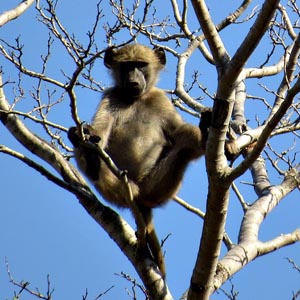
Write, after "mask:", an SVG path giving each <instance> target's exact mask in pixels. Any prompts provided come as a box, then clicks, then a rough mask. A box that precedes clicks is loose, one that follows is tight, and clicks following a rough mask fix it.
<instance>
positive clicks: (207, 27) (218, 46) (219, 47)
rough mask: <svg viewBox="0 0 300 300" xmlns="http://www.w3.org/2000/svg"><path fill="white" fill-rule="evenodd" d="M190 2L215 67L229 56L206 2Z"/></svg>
mask: <svg viewBox="0 0 300 300" xmlns="http://www.w3.org/2000/svg"><path fill="white" fill-rule="evenodd" d="M192 4H193V7H194V10H195V13H196V16H197V18H198V21H199V23H200V26H201V28H202V31H203V33H204V35H205V38H206V40H207V42H208V45H209V48H210V50H211V52H212V55H213V58H214V61H215V64H216V66H217V67H221V66H223V65H224V63H226V62H227V61H228V58H229V57H228V54H227V52H226V49H225V47H224V44H223V42H222V40H221V38H220V36H219V34H218V31H217V29H216V26H215V24H214V23H213V21H212V19H211V16H210V14H209V10H208V8H207V6H206V3H205V1H204V0H192Z"/></svg>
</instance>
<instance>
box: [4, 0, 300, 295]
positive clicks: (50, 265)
mask: <svg viewBox="0 0 300 300" xmlns="http://www.w3.org/2000/svg"><path fill="white" fill-rule="evenodd" d="M61 2H63V1H61ZM125 2H126V1H125ZM128 2H130V1H128ZM208 2H209V6H210V10H211V13H212V15H213V17H214V19H215V20H216V21H219V20H221V19H222V18H223V17H224V16H226V14H227V13H228V12H230V11H232V10H233V8H234V7H235V6H236V5H238V4H239V3H240V1H220V2H219V3H218V4H217V5H216V4H211V3H210V2H214V1H208ZM227 2H230V3H229V4H228V3H227ZM256 2H257V1H256ZM17 3H18V1H9V3H8V2H5V3H1V4H0V12H2V11H5V10H7V9H9V8H12V7H14V5H16V4H17ZM254 5H255V3H254V4H253V6H252V7H254ZM158 6H159V14H160V15H161V16H164V15H170V14H171V13H172V12H171V8H170V6H169V3H168V5H160V4H159V3H158V4H157V7H158ZM95 7H96V1H88V2H83V1H79V0H76V1H72V9H70V8H69V7H68V4H66V3H61V4H59V6H58V15H59V17H60V19H61V20H62V22H63V24H65V26H66V27H67V28H68V30H69V31H70V32H72V33H75V34H76V36H77V37H78V39H80V40H85V39H86V35H85V34H86V32H87V31H88V30H89V29H90V28H91V26H92V24H93V22H94V19H95V17H94V16H95ZM102 8H103V11H104V13H105V14H107V15H108V14H109V12H110V10H111V8H110V5H109V4H107V3H106V2H105V1H103V4H102ZM190 15H191V16H190V20H191V27H194V28H193V29H197V27H198V25H197V23H196V22H195V20H194V18H193V14H192V10H190ZM104 18H106V16H104ZM241 28H244V29H245V30H247V28H248V29H249V28H250V25H249V24H245V25H242V27H234V28H233V29H232V31H231V29H226V30H225V31H224V32H222V38H223V39H224V43H225V46H226V47H228V49H229V52H230V53H231V54H233V53H234V50H235V49H236V47H237V45H238V44H239V42H240V41H241V39H242V37H243V34H244V33H243V31H242V30H241ZM17 36H20V37H21V39H22V42H23V44H24V62H25V64H27V65H28V66H29V67H31V68H33V69H34V70H39V68H40V55H41V54H42V53H45V51H46V43H47V38H48V36H47V34H46V30H45V27H43V26H42V25H41V23H39V22H38V21H37V20H36V11H35V10H34V8H33V7H32V8H30V9H29V11H27V12H26V13H25V14H24V15H23V16H21V17H20V18H19V19H17V20H15V21H13V22H10V23H9V24H7V25H6V26H4V27H3V28H1V29H0V38H1V39H4V40H7V41H9V42H11V43H13V41H14V39H15V38H16V37H17ZM118 36H119V38H120V41H122V38H123V39H126V38H127V35H126V33H125V32H121V33H120V34H119V35H118ZM233 36H234V38H233ZM97 38H99V40H98V41H97V43H99V47H100V48H101V47H104V45H105V43H104V37H103V32H102V33H101V30H100V33H99V34H98V36H97ZM118 42H119V41H118ZM140 42H144V40H143V39H141V41H140ZM265 47H270V45H268V44H267V43H266V44H263V45H262V46H261V47H260V50H264V49H265ZM60 51H61V49H60V48H59V46H57V47H54V53H53V55H52V60H51V65H50V66H49V71H48V72H49V73H48V74H49V75H51V76H58V77H59V76H61V73H60V70H61V69H64V70H66V71H67V72H70V74H71V71H72V70H73V68H74V66H73V65H72V64H71V61H70V60H68V59H65V56H64V54H62V53H61V52H60ZM257 61H259V56H258V58H255V59H251V60H250V61H249V65H251V64H252V63H253V64H254V65H256V63H257ZM0 62H1V65H2V66H3V71H4V79H5V80H8V79H9V80H11V81H17V80H18V78H17V73H16V71H15V69H14V68H13V67H12V65H10V64H9V63H7V62H6V61H4V60H3V58H2V57H1V58H0ZM172 62H174V59H173V58H172V57H171V56H170V55H168V63H167V67H166V70H165V71H163V73H162V74H161V80H160V82H159V86H161V87H163V88H173V87H174V81H172V80H170V78H174V76H175V69H174V64H173V63H172ZM196 63H197V64H198V65H199V72H200V80H201V81H203V82H204V83H205V84H206V85H207V87H208V89H209V91H210V92H211V93H214V89H215V87H216V80H215V79H216V74H215V72H214V69H213V67H211V66H209V65H207V64H206V63H205V62H204V61H199V62H196ZM193 67H195V63H190V64H189V67H188V69H187V75H191V74H192V72H193ZM97 68H98V69H99V78H98V80H99V81H100V80H103V82H104V83H105V84H109V83H110V79H109V78H108V77H107V71H106V70H105V68H104V66H102V63H101V62H99V63H97ZM279 79H281V78H279ZM273 80H274V79H273ZM274 82H275V81H274ZM32 86H33V82H32V81H30V82H25V78H24V87H26V88H29V89H32ZM247 86H249V89H250V93H253V94H254V93H255V89H258V86H257V85H256V84H255V85H254V84H253V83H252V82H249V85H248V83H247ZM5 92H6V96H7V98H8V99H12V98H13V94H12V91H11V88H9V86H7V87H6V89H5ZM193 93H195V95H193V96H198V93H199V91H197V90H195V91H193ZM262 93H263V92H262ZM77 95H78V99H79V113H80V117H81V118H82V120H87V121H88V120H90V119H91V117H92V114H93V111H94V109H95V107H96V106H97V104H98V102H99V99H100V97H101V95H99V94H97V93H90V94H87V92H86V91H85V90H77ZM207 103H208V104H209V102H207ZM31 105H32V100H31V99H30V97H29V96H28V97H26V98H25V99H24V100H23V101H22V102H21V103H20V104H19V108H20V109H21V108H23V109H26V107H30V106H31ZM260 108H261V104H258V106H255V107H254V106H253V102H252V103H250V104H247V106H246V109H247V113H249V115H254V114H256V112H257V110H258V109H260ZM51 118H52V119H51V120H53V121H55V122H60V123H62V124H63V125H64V126H66V127H69V126H71V125H72V120H71V117H70V111H69V108H68V99H67V98H65V100H64V103H62V105H61V106H60V108H59V109H57V110H55V109H54V111H53V113H52V115H51ZM184 118H185V119H186V120H188V121H189V122H192V123H195V124H197V122H198V120H197V119H195V118H192V117H189V116H187V115H184ZM26 122H27V123H26V124H28V125H29V124H30V125H31V123H30V122H28V121H26ZM34 129H35V130H37V131H38V132H41V131H40V130H41V129H40V128H38V126H34ZM0 144H5V145H7V146H9V147H11V148H13V149H15V150H17V151H20V152H23V153H25V154H26V155H29V156H30V155H31V154H30V153H28V151H26V150H25V149H24V148H22V147H21V146H20V145H19V144H18V143H17V142H16V141H15V140H14V139H13V138H12V137H11V136H10V135H9V133H8V132H7V130H6V129H5V128H4V127H3V126H2V125H1V126H0ZM0 166H1V169H0V170H1V171H0V186H1V202H0V205H1V208H0V244H1V247H0V299H1V300H2V299H12V298H13V291H14V290H15V288H14V287H13V286H12V285H11V284H10V283H9V282H8V276H7V272H6V266H5V258H6V259H7V261H8V263H9V266H10V270H11V272H12V275H13V276H14V278H15V279H16V280H17V281H21V280H24V281H29V282H30V283H31V285H30V287H31V288H33V289H35V288H39V289H40V291H41V292H45V291H46V287H47V280H46V277H47V274H49V275H50V280H51V283H52V287H53V288H54V289H55V291H54V297H53V299H82V295H83V294H85V293H86V290H87V291H88V294H89V297H88V299H94V298H95V297H96V296H97V295H98V294H99V293H101V292H104V291H105V290H107V289H108V288H110V287H111V286H114V288H113V289H112V290H111V291H110V292H109V293H108V294H107V295H106V296H104V297H103V298H101V299H130V298H129V297H128V295H127V292H126V288H127V289H130V288H131V286H130V284H129V283H128V282H127V281H125V280H124V279H122V278H120V277H119V276H118V275H116V273H118V274H119V273H121V272H125V273H128V274H130V275H132V276H133V277H135V276H136V274H135V272H134V269H133V268H132V266H131V265H130V264H129V262H128V260H127V258H126V257H125V256H124V255H123V254H122V252H121V251H120V250H119V249H118V248H117V246H116V245H115V244H114V243H113V241H111V240H110V239H109V237H108V236H107V234H106V233H105V232H104V231H103V230H102V229H101V228H100V227H99V225H97V224H96V223H95V222H94V221H93V220H92V219H91V218H90V217H89V215H88V214H87V213H86V212H85V211H84V210H83V209H82V207H81V206H80V204H79V203H78V201H77V199H76V198H75V197H74V196H73V195H71V194H69V193H68V192H66V191H64V190H62V189H61V188H59V187H56V186H55V185H54V184H52V183H51V182H49V181H48V180H47V179H45V178H44V177H41V176H40V175H39V174H37V173H36V171H34V170H32V169H30V168H28V167H27V166H25V165H24V164H22V163H21V162H19V161H17V160H16V159H13V158H10V157H8V156H6V155H3V154H0ZM203 170H204V160H203V159H201V160H200V161H197V162H195V163H193V164H192V165H191V166H190V168H189V170H188V172H187V175H186V177H185V180H184V183H183V187H182V190H181V191H180V196H181V197H183V198H184V199H185V200H187V201H188V202H190V203H191V204H193V205H195V206H198V207H200V208H201V209H204V208H205V198H206V194H207V183H206V177H205V176H201V173H203ZM270 177H271V180H272V183H274V184H276V183H279V182H280V180H281V178H280V177H279V176H278V175H277V174H273V173H271V174H270ZM243 180H245V181H248V182H251V178H250V175H249V174H246V175H245V177H244V178H243ZM241 190H242V191H243V192H244V196H245V198H246V200H247V201H248V202H252V201H254V200H255V199H256V196H255V194H254V192H253V190H252V188H251V187H249V186H245V185H241ZM299 211H300V201H299V191H294V192H293V193H292V194H291V195H289V197H287V198H286V199H285V200H284V201H283V202H282V203H281V204H280V205H279V206H278V208H277V209H275V210H274V211H273V212H272V213H271V214H270V216H269V217H268V218H267V220H266V221H265V222H264V224H263V226H262V230H261V233H260V237H261V239H262V240H265V239H269V238H272V237H275V236H277V235H279V234H280V233H288V232H291V231H293V230H294V229H295V228H297V227H299V226H300V221H299ZM121 214H122V216H124V218H125V219H126V220H128V222H130V223H131V224H133V223H134V222H133V220H132V218H131V216H130V213H129V212H128V211H122V212H121ZM241 216H242V211H241V207H240V205H239V204H238V201H237V200H236V199H235V198H234V197H232V199H231V202H230V207H229V215H228V223H227V226H226V230H227V231H228V233H229V234H231V236H232V238H233V240H235V239H236V235H237V233H238V228H239V225H240V222H241ZM154 217H155V224H156V226H157V231H158V235H159V236H160V237H161V238H163V237H166V236H167V235H168V234H169V233H171V236H170V238H169V239H168V240H167V242H166V244H165V249H164V250H165V251H166V264H167V274H168V275H167V278H168V284H169V287H170V289H171V292H172V294H173V296H174V298H175V299H178V298H179V297H180V296H181V295H182V293H183V292H184V290H185V289H186V288H187V287H188V284H189V280H190V274H191V271H192V269H193V266H194V261H195V258H196V254H197V249H198V245H199V238H200V234H201V230H202V221H201V220H200V219H198V218H197V217H196V216H194V215H192V214H190V213H188V212H187V211H185V210H183V209H182V208H180V207H179V206H178V205H177V204H176V203H172V202H170V203H169V204H168V205H167V206H165V207H163V208H160V209H157V210H156V211H155V214H154ZM299 250H300V245H299V243H298V244H296V245H293V246H289V247H286V248H284V249H281V250H279V251H277V252H276V253H273V254H269V255H267V256H264V257H261V258H259V259H257V260H255V261H254V262H252V263H251V264H249V265H248V266H247V267H246V268H245V269H244V270H242V271H241V272H239V273H238V274H237V275H236V276H234V277H233V283H234V286H235V288H236V289H237V290H238V291H239V293H240V296H239V297H238V299H243V300H247V299H257V300H258V299H275V300H276V299H291V298H292V291H296V290H298V289H299V288H300V286H299V274H297V272H296V271H295V270H293V269H292V268H291V266H290V265H289V264H288V262H287V260H286V257H289V258H291V259H293V260H295V262H297V263H298V264H300V255H299V253H300V252H299ZM227 288H228V286H227ZM229 288H230V287H229ZM21 299H32V297H28V296H27V297H25V294H24V296H23V297H22V298H21ZM213 299H224V295H223V294H216V295H214V296H213Z"/></svg>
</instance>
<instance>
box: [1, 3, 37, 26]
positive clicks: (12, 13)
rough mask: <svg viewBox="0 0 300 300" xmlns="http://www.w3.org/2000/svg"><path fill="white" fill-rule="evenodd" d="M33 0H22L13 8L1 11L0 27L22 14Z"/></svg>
mask: <svg viewBox="0 0 300 300" xmlns="http://www.w3.org/2000/svg"><path fill="white" fill-rule="evenodd" d="M33 3H34V0H23V1H21V3H20V4H19V5H18V6H16V7H15V8H13V9H11V10H8V11H6V12H3V13H2V14H1V15H0V27H1V26H3V25H5V24H6V23H8V22H10V21H12V20H14V19H16V18H18V17H19V16H20V15H22V14H23V13H24V12H25V11H26V10H27V9H28V8H29V7H30V6H31V5H32V4H33Z"/></svg>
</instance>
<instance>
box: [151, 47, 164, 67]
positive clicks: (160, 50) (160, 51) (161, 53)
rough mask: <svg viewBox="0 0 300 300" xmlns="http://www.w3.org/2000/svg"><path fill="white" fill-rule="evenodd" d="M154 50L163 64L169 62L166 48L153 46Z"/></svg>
mask: <svg viewBox="0 0 300 300" xmlns="http://www.w3.org/2000/svg"><path fill="white" fill-rule="evenodd" d="M153 51H154V52H155V55H156V56H157V57H158V59H159V61H160V63H161V64H162V66H164V65H165V64H166V62H167V58H166V54H165V50H164V49H163V48H162V47H157V46H155V47H154V48H153Z"/></svg>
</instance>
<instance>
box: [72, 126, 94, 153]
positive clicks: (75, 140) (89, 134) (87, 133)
mask: <svg viewBox="0 0 300 300" xmlns="http://www.w3.org/2000/svg"><path fill="white" fill-rule="evenodd" d="M83 133H84V137H85V140H86V141H89V142H91V143H93V144H97V143H99V141H100V137H99V136H97V135H94V134H93V130H92V128H91V126H89V125H87V126H85V127H84V128H83ZM68 138H69V140H70V142H71V143H72V144H73V146H74V147H75V148H79V147H80V144H81V142H82V141H81V139H80V137H79V134H78V131H77V128H76V127H70V128H69V131H68Z"/></svg>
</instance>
